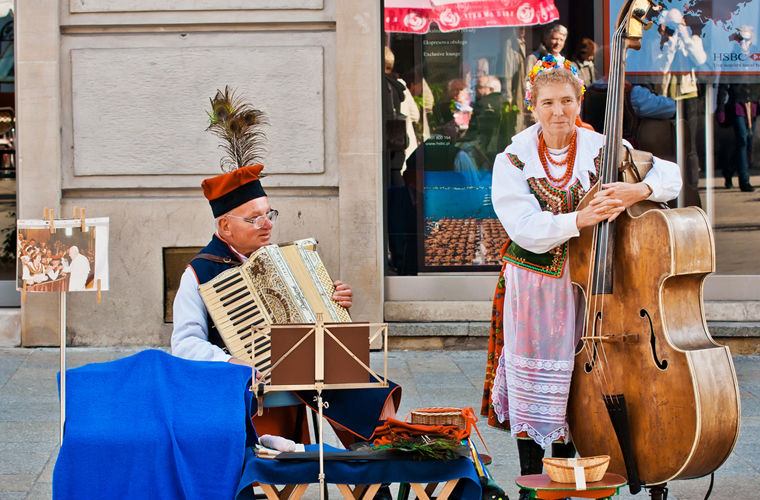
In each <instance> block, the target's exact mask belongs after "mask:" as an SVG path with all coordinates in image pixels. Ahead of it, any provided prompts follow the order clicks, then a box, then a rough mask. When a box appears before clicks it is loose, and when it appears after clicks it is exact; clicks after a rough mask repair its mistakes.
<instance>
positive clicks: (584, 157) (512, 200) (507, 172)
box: [491, 123, 681, 253]
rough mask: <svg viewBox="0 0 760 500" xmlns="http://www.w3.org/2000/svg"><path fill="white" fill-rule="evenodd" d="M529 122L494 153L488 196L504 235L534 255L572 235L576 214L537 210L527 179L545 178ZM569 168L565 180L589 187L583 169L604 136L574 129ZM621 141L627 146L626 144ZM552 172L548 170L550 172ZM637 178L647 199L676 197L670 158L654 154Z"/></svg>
mask: <svg viewBox="0 0 760 500" xmlns="http://www.w3.org/2000/svg"><path fill="white" fill-rule="evenodd" d="M540 130H541V125H540V124H538V123H537V124H535V125H533V126H531V127H529V128H527V129H525V130H524V131H522V132H520V133H519V134H517V135H516V136H515V137H514V138H513V139H512V144H510V145H509V146H508V147H507V149H506V150H505V151H504V152H502V153H500V154H498V155H497V156H496V160H495V161H494V166H493V181H492V185H491V198H492V201H493V207H494V210H495V211H496V215H497V216H498V217H499V220H500V221H501V223H502V225H503V226H504V229H506V231H507V234H508V235H509V237H510V238H511V239H512V240H513V241H514V242H515V243H517V244H518V245H520V246H521V247H522V248H524V249H526V250H529V251H531V252H534V253H545V252H548V251H549V250H551V249H552V248H554V247H556V246H557V245H559V244H561V243H564V242H565V241H567V240H568V239H570V238H572V237H573V236H578V227H577V226H576V216H577V212H570V213H567V214H558V215H554V214H552V213H551V212H546V211H543V210H541V206H540V205H539V204H538V200H537V199H536V197H535V196H534V195H533V193H531V191H530V188H529V186H528V182H527V179H529V178H531V177H535V178H542V177H546V173H545V172H544V169H543V166H542V165H541V161H540V160H539V157H538V132H539V131H540ZM577 130H578V138H577V149H576V159H575V169H574V171H573V176H572V178H571V179H570V182H569V183H568V184H567V185H568V186H571V185H573V184H574V183H575V181H576V180H578V181H580V183H581V186H582V187H583V189H584V190H588V189H589V188H590V187H591V181H590V178H589V173H591V172H594V170H595V167H594V159H595V158H596V157H597V156H598V155H599V150H600V149H601V147H602V146H603V145H604V136H603V135H602V134H598V133H596V132H594V131H591V130H588V129H585V128H580V127H579V128H577ZM626 145H628V146H630V145H629V144H628V143H627V142H626ZM507 153H509V154H511V155H514V156H516V157H517V158H518V159H519V161H520V162H522V163H523V164H524V167H523V168H522V170H521V169H520V168H518V167H516V166H515V165H513V163H512V161H511V160H510V159H509V158H508V156H507ZM552 175H554V174H552ZM643 182H645V183H646V184H648V185H649V187H650V188H652V194H651V195H650V196H649V198H647V199H648V200H651V201H656V202H665V201H668V200H672V199H673V198H675V197H676V196H678V192H679V191H680V190H681V172H680V170H679V168H678V165H676V164H675V163H673V162H670V161H666V160H662V159H660V158H657V157H655V158H654V162H653V165H652V168H651V169H650V170H649V172H647V175H646V176H645V177H644V180H643Z"/></svg>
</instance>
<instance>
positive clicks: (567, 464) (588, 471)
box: [543, 455, 610, 483]
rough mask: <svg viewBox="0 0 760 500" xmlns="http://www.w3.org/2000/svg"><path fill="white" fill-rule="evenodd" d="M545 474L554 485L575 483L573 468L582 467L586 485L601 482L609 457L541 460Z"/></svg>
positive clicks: (548, 458)
mask: <svg viewBox="0 0 760 500" xmlns="http://www.w3.org/2000/svg"><path fill="white" fill-rule="evenodd" d="M543 462H544V467H545V468H546V473H547V474H549V479H551V480H552V481H554V482H555V483H575V468H574V467H576V466H577V467H583V473H584V475H585V476H586V482H587V483H593V482H596V481H601V480H602V477H604V473H605V472H607V466H609V465H610V456H609V455H599V456H597V457H585V458H553V457H546V458H544V459H543Z"/></svg>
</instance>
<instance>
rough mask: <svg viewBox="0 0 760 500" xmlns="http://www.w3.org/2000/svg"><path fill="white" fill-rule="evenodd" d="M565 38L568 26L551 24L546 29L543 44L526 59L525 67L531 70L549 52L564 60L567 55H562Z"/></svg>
mask: <svg viewBox="0 0 760 500" xmlns="http://www.w3.org/2000/svg"><path fill="white" fill-rule="evenodd" d="M565 40H567V28H566V27H565V26H563V25H561V24H559V23H557V24H552V25H550V26H549V27H548V28H546V30H545V31H544V36H543V40H542V42H541V45H539V46H538V48H537V49H536V50H534V51H533V52H531V53H530V54H529V55H528V57H527V58H526V59H525V69H526V70H528V71H530V69H531V68H533V66H535V65H536V62H538V61H540V60H541V59H543V58H544V57H546V56H548V55H549V54H551V55H553V56H554V57H555V58H556V59H557V60H560V61H563V60H564V59H565V57H564V56H563V55H562V51H563V50H564V48H565ZM526 76H527V75H526Z"/></svg>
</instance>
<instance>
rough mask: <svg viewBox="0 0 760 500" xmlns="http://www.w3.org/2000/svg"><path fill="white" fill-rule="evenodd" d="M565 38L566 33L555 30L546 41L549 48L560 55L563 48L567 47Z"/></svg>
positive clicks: (556, 54)
mask: <svg viewBox="0 0 760 500" xmlns="http://www.w3.org/2000/svg"><path fill="white" fill-rule="evenodd" d="M565 38H566V37H565V35H563V34H562V33H560V32H559V31H555V32H554V33H552V34H551V35H549V36H548V37H547V39H546V40H545V41H544V43H545V44H546V48H547V50H549V52H551V53H552V54H554V55H555V56H558V55H559V53H560V52H562V49H563V48H564V47H565Z"/></svg>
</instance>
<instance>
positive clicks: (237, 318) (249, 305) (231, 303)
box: [203, 273, 269, 369]
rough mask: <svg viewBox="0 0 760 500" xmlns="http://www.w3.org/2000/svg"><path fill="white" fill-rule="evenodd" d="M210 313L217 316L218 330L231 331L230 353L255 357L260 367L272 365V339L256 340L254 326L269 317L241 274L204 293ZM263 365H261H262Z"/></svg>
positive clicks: (257, 365) (247, 357)
mask: <svg viewBox="0 0 760 500" xmlns="http://www.w3.org/2000/svg"><path fill="white" fill-rule="evenodd" d="M203 299H204V300H205V301H206V302H207V304H208V305H207V307H208V311H209V314H211V316H212V317H214V318H215V322H216V323H217V324H216V327H217V329H218V330H219V331H220V332H222V331H224V332H227V335H225V336H224V340H225V344H226V345H227V349H228V350H229V352H230V354H232V355H233V356H235V357H236V358H240V359H251V360H253V362H254V366H255V367H256V368H257V369H263V368H266V367H267V366H268V364H269V342H268V340H266V341H264V340H260V341H259V342H258V343H257V344H256V345H254V342H253V334H252V327H254V326H258V325H262V324H268V323H269V322H268V321H267V318H266V316H265V315H264V314H263V312H262V310H261V308H260V307H259V306H258V304H257V303H256V301H255V300H254V298H253V295H252V294H250V293H249V292H248V287H247V286H246V284H245V281H244V280H243V277H242V276H241V275H240V273H232V274H230V275H229V276H227V277H226V278H224V279H223V280H220V281H219V282H215V283H214V284H213V285H212V286H211V287H210V288H209V289H208V290H207V291H206V293H204V297H203ZM259 365H261V368H259Z"/></svg>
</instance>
